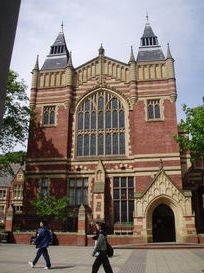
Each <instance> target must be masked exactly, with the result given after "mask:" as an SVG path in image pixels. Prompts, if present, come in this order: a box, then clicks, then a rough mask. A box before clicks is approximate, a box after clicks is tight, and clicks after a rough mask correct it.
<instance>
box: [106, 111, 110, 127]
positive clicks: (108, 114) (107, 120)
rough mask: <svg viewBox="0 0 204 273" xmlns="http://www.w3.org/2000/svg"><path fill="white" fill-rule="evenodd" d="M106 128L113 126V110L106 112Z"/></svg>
mask: <svg viewBox="0 0 204 273" xmlns="http://www.w3.org/2000/svg"><path fill="white" fill-rule="evenodd" d="M106 128H111V112H110V111H107V112H106Z"/></svg>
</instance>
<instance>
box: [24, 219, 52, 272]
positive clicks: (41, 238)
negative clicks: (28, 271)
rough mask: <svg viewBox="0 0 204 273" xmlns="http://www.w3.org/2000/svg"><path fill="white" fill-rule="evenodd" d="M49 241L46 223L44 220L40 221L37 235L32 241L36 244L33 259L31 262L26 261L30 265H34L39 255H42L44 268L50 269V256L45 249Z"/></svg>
mask: <svg viewBox="0 0 204 273" xmlns="http://www.w3.org/2000/svg"><path fill="white" fill-rule="evenodd" d="M49 241H50V232H49V230H48V228H47V225H46V223H45V221H41V222H40V229H39V231H38V236H37V237H36V238H35V240H34V241H33V244H35V245H36V248H38V250H37V253H36V256H35V259H34V260H33V261H32V262H28V263H29V265H30V266H31V267H34V266H35V265H36V263H37V262H38V260H39V258H40V256H41V255H43V258H44V259H45V262H46V266H45V267H44V269H50V268H51V263H50V257H49V254H48V251H47V248H48V246H49Z"/></svg>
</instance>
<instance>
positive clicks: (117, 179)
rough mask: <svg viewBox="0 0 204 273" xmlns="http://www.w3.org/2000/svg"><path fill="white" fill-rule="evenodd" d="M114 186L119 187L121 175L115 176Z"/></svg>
mask: <svg viewBox="0 0 204 273" xmlns="http://www.w3.org/2000/svg"><path fill="white" fill-rule="evenodd" d="M113 187H114V188H118V187H119V177H114V178H113Z"/></svg>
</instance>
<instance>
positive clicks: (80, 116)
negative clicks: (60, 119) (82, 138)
mask: <svg viewBox="0 0 204 273" xmlns="http://www.w3.org/2000/svg"><path fill="white" fill-rule="evenodd" d="M78 129H79V130H82V129H83V113H82V112H80V113H79V114H78Z"/></svg>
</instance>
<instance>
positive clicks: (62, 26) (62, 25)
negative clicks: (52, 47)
mask: <svg viewBox="0 0 204 273" xmlns="http://www.w3.org/2000/svg"><path fill="white" fill-rule="evenodd" d="M61 28H62V33H64V24H63V20H62V24H61Z"/></svg>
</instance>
